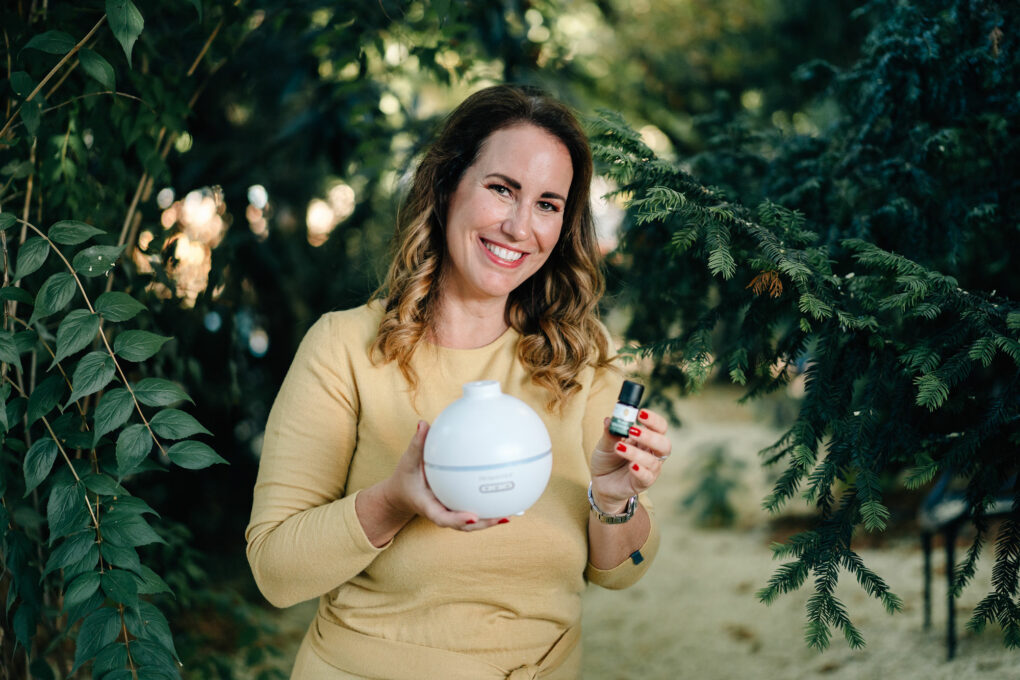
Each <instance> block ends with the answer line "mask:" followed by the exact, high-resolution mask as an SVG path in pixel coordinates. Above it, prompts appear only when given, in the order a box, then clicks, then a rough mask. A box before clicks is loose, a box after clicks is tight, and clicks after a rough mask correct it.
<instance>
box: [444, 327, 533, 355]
mask: <svg viewBox="0 0 1020 680" xmlns="http://www.w3.org/2000/svg"><path fill="white" fill-rule="evenodd" d="M518 337H519V333H518V332H517V331H516V330H514V327H513V326H507V327H506V330H504V331H503V332H502V333H500V334H499V336H498V337H497V338H495V339H494V340H493V341H492V342H490V343H488V344H485V345H482V346H480V347H446V346H445V345H437V344H435V343H434V342H431V341H429V340H426V341H425V342H427V343H428V346H429V347H432V348H433V349H435V350H436V351H437V352H440V353H442V354H449V355H456V356H467V355H470V354H484V353H487V352H492V351H495V350H498V349H502V347H503V346H504V345H506V344H507V343H508V342H510V341H514V342H516V340H517V338H518Z"/></svg>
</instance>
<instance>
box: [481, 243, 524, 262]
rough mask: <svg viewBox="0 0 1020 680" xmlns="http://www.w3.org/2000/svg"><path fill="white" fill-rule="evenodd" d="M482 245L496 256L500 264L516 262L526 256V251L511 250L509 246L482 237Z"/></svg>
mask: <svg viewBox="0 0 1020 680" xmlns="http://www.w3.org/2000/svg"><path fill="white" fill-rule="evenodd" d="M482 245H484V246H485V249H486V250H487V251H489V253H490V254H491V255H493V256H494V259H495V260H496V261H497V262H499V263H500V264H514V263H515V262H518V261H519V260H520V259H521V258H522V257H524V253H522V252H520V251H518V250H510V249H509V248H504V247H503V246H498V245H496V244H495V243H491V242H489V241H486V240H485V239H482Z"/></svg>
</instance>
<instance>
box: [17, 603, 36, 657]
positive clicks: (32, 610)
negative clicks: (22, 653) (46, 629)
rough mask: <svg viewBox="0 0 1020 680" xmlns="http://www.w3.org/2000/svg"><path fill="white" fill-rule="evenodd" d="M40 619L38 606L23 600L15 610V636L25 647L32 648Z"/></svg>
mask: <svg viewBox="0 0 1020 680" xmlns="http://www.w3.org/2000/svg"><path fill="white" fill-rule="evenodd" d="M38 619H39V610H38V607H37V606H36V605H34V604H31V603H29V602H25V601H24V600H22V601H21V603H20V604H19V605H18V609H17V610H16V611H15V612H14V638H15V639H16V640H17V641H18V642H19V643H21V646H22V647H24V648H25V649H31V648H32V638H33V637H35V629H36V627H37V625H38V622H39V621H38Z"/></svg>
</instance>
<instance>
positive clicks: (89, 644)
mask: <svg viewBox="0 0 1020 680" xmlns="http://www.w3.org/2000/svg"><path fill="white" fill-rule="evenodd" d="M120 631H121V619H120V612H118V611H117V610H116V609H115V608H114V607H102V608H100V609H97V610H96V611H94V612H92V613H91V614H89V615H88V616H86V617H85V620H84V621H82V622H81V628H80V629H79V630H78V640H77V642H76V647H75V650H74V666H73V667H72V668H71V675H74V673H75V671H77V670H78V669H79V668H81V666H82V664H84V663H85V662H87V661H91V660H92V659H93V658H95V656H96V654H98V653H99V650H101V649H102V648H103V647H106V646H107V645H108V644H110V643H111V642H113V641H114V640H116V639H117V635H118V634H119V633H120Z"/></svg>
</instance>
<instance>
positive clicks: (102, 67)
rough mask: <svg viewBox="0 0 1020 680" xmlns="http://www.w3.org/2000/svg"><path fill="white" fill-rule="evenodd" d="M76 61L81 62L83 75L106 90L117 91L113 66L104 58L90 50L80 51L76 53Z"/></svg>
mask: <svg viewBox="0 0 1020 680" xmlns="http://www.w3.org/2000/svg"><path fill="white" fill-rule="evenodd" d="M78 61H80V62H81V67H82V68H83V69H85V73H87V74H89V75H90V76H92V77H93V78H95V79H96V80H98V81H99V84H100V85H102V86H103V87H105V88H106V89H108V90H115V89H117V78H116V75H115V74H114V71H113V66H111V65H110V62H108V61H107V60H106V58H105V57H103V56H102V55H100V54H98V53H96V52H93V51H92V50H90V49H82V50H79V51H78Z"/></svg>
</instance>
